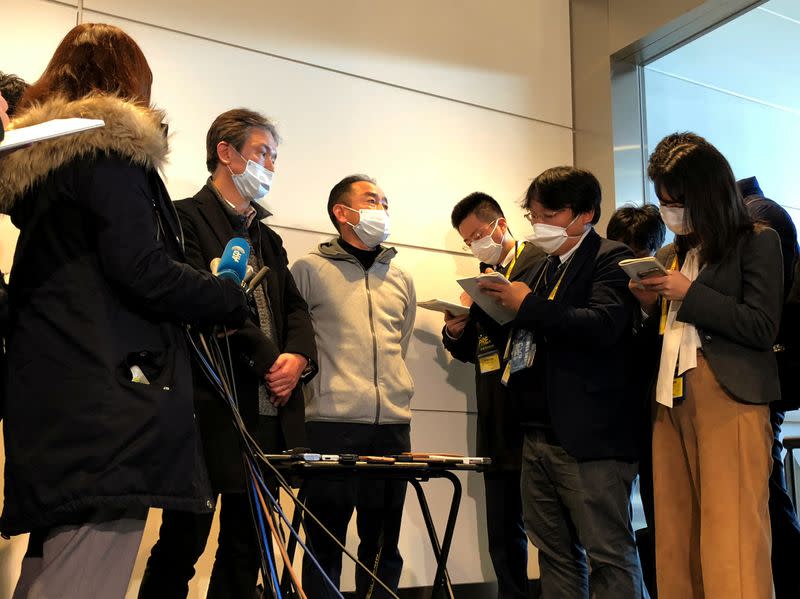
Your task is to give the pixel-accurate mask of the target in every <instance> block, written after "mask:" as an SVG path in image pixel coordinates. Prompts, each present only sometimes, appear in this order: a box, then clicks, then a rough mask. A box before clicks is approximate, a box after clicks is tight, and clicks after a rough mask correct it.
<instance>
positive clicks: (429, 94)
mask: <svg viewBox="0 0 800 599" xmlns="http://www.w3.org/2000/svg"><path fill="white" fill-rule="evenodd" d="M51 1H52V0H51ZM81 1H82V0H81ZM87 12H91V13H93V14H96V15H101V16H104V17H113V18H115V19H121V20H123V21H128V22H130V23H136V24H137V25H145V26H147V27H153V28H155V29H160V30H162V31H168V32H170V33H177V34H179V35H185V36H188V37H192V38H194V39H199V40H203V41H207V42H212V43H215V44H221V45H223V46H227V47H229V48H236V49H238V50H244V51H247V52H253V53H254V54H260V55H262V56H269V57H270V58H275V59H278V60H283V61H286V62H291V63H294V64H298V65H302V66H306V67H310V68H313V69H319V70H322V71H327V72H329V73H335V74H337V75H343V76H345V77H352V78H354V79H360V80H362V81H368V82H370V83H376V84H378V85H384V86H386V87H392V88H394V89H399V90H403V91H408V92H412V93H415V94H419V95H423V96H427V97H430V98H436V99H439V100H447V101H449V102H454V103H456V104H462V105H464V106H471V107H473V108H479V109H481V110H486V111H489V112H494V113H496V114H502V115H505V116H511V117H515V118H518V119H523V120H526V121H531V122H534V123H542V124H545V125H551V126H553V127H559V128H561V129H566V130H567V131H572V130H573V127H572V126H571V125H565V124H563V123H554V122H552V121H547V120H544V119H537V118H535V117H532V116H528V115H524V114H519V113H516V112H512V111H510V110H502V109H500V108H493V107H491V106H486V105H484V104H478V103H476V102H468V101H467V100H460V99H458V98H453V97H450V96H445V95H442V94H435V93H433V92H429V91H425V90H421V89H416V88H413V87H408V86H405V85H400V84H398V83H391V82H390V81H383V80H381V79H375V78H373V77H367V76H365V75H359V74H357V73H351V72H349V71H345V70H342V69H335V68H333V67H327V66H324V65H320V64H316V63H313V62H309V61H306V60H301V59H299V58H291V57H290V56H284V55H282V54H276V53H273V52H267V51H265V50H256V49H255V48H249V47H247V46H242V45H240V44H234V43H232V42H226V41H223V40H218V39H215V38H212V37H208V36H204V35H199V34H196V33H190V32H187V31H181V30H179V29H173V28H172V27H167V26H165V25H158V24H155V23H149V22H147V21H140V20H138V19H132V18H130V17H125V16H122V15H117V14H114V13H108V12H102V11H97V10H91V9H87Z"/></svg>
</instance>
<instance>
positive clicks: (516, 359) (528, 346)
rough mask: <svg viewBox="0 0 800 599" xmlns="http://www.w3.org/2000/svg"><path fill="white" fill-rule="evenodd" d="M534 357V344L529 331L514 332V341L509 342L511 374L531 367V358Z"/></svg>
mask: <svg viewBox="0 0 800 599" xmlns="http://www.w3.org/2000/svg"><path fill="white" fill-rule="evenodd" d="M535 356H536V343H534V341H533V333H531V332H530V331H524V330H518V331H515V332H514V340H513V341H512V342H511V356H510V358H509V362H508V363H509V364H510V365H511V371H510V372H511V374H514V373H515V372H519V371H520V370H523V369H525V368H530V367H531V366H532V365H533V358H534V357H535Z"/></svg>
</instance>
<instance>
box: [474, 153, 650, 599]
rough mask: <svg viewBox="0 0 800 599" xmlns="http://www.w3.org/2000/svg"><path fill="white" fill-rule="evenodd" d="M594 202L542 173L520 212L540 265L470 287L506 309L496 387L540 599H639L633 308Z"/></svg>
mask: <svg viewBox="0 0 800 599" xmlns="http://www.w3.org/2000/svg"><path fill="white" fill-rule="evenodd" d="M600 201H601V193H600V184H599V182H598V181H597V179H596V178H595V176H594V175H592V174H591V173H590V172H588V171H585V170H582V169H576V168H573V167H566V166H565V167H556V168H552V169H548V170H546V171H544V172H543V173H542V174H540V175H539V176H538V177H536V179H534V181H533V182H532V183H531V185H530V187H529V188H528V191H527V193H526V197H525V202H524V208H526V209H527V210H528V214H527V215H526V216H527V217H528V219H529V220H530V221H531V223H532V226H533V234H532V235H530V236H529V237H528V238H527V239H528V240H529V241H530V242H531V243H534V244H535V245H537V246H538V247H539V248H541V249H542V250H543V251H544V252H545V253H546V254H547V259H546V261H545V262H544V264H542V266H541V267H540V268H539V269H537V270H536V271H535V272H534V273H533V276H532V277H531V278H529V279H528V280H525V281H514V282H512V283H511V284H510V285H509V284H505V285H500V284H497V283H492V282H488V283H486V284H484V283H481V286H482V287H483V289H484V291H486V292H487V293H489V295H491V296H493V297H495V298H496V299H497V301H498V302H500V303H501V304H502V305H504V306H507V307H509V308H512V309H513V310H515V311H516V317H515V318H514V320H513V321H512V325H513V328H514V331H513V333H512V335H510V337H509V339H510V341H509V351H508V352H507V355H506V359H505V360H504V364H503V375H502V379H501V380H503V381H504V382H506V383H507V384H508V385H509V389H510V393H511V396H512V397H513V398H514V399H515V400H516V401H517V402H518V405H519V408H520V412H521V413H520V421H521V423H522V426H523V428H524V435H525V439H524V442H523V448H522V480H521V485H520V486H521V490H522V505H523V514H524V519H525V529H526V530H527V532H528V536H529V537H530V539H531V541H532V542H533V544H534V545H536V547H537V548H538V549H539V568H540V571H541V584H542V596H543V597H547V598H548V599H589V597H590V596H591V597H592V598H595V599H618V598H620V597H624V598H625V599H642V598H643V597H644V598H646V597H648V595H647V591H646V589H645V588H644V583H643V580H642V572H641V566H640V563H639V556H638V553H637V550H636V540H635V537H634V533H633V527H632V525H631V518H630V500H631V488H632V485H633V480H634V478H635V477H636V474H637V457H638V447H637V431H636V426H637V424H638V422H639V417H638V413H639V410H638V408H637V406H636V404H635V401H634V398H633V396H632V394H631V393H630V388H629V387H630V379H631V372H630V369H629V364H630V360H629V352H630V337H631V320H632V317H633V313H634V307H635V306H634V303H633V302H632V301H631V299H632V297H631V295H630V294H629V293H628V292H627V286H628V276H627V275H626V274H625V272H624V271H623V270H622V269H621V268H620V267H619V262H620V260H624V259H626V258H631V257H633V252H631V250H630V249H629V248H627V247H626V246H624V245H622V244H621V243H617V242H614V241H609V240H607V239H603V238H602V237H600V236H599V235H598V234H597V233H596V232H595V230H594V228H593V226H592V225H593V224H595V223H596V222H597V220H598V219H599V218H600Z"/></svg>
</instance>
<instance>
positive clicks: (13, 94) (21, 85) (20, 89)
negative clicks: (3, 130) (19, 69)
mask: <svg viewBox="0 0 800 599" xmlns="http://www.w3.org/2000/svg"><path fill="white" fill-rule="evenodd" d="M28 87H30V86H29V84H28V82H27V81H25V80H24V79H22V78H21V77H18V76H17V75H13V74H11V73H3V72H2V71H0V94H2V95H3V98H5V101H6V103H7V104H8V110H7V111H6V114H8V118H13V117H14V112H15V111H16V110H17V104H19V101H20V100H21V99H22V96H23V95H24V94H25V92H26V91H27V89H28Z"/></svg>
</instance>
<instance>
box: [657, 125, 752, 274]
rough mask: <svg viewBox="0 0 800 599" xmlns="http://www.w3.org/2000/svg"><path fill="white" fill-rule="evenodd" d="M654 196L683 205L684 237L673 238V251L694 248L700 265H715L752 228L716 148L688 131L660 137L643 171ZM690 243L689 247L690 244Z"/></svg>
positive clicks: (734, 182)
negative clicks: (653, 191) (697, 245)
mask: <svg viewBox="0 0 800 599" xmlns="http://www.w3.org/2000/svg"><path fill="white" fill-rule="evenodd" d="M647 175H648V176H649V177H650V179H652V181H653V184H654V185H655V189H656V195H658V197H659V199H660V200H662V201H663V199H664V197H665V195H666V196H669V198H670V199H671V200H672V201H674V202H679V203H681V204H683V207H684V220H685V224H686V225H688V227H689V228H690V230H691V234H690V235H686V236H678V237H676V246H678V249H679V251H680V250H683V251H685V250H686V249H687V248H686V246H687V245H693V244H694V243H699V244H700V260H701V262H702V263H704V264H707V263H716V262H719V261H721V260H722V258H723V257H724V255H725V254H726V253H727V252H728V250H730V249H731V248H733V247H734V246H735V245H736V242H737V240H738V239H739V237H740V236H741V235H743V234H744V233H746V232H749V231H752V230H753V223H752V221H751V219H750V216H749V215H748V213H747V208H745V205H744V202H743V201H742V197H741V195H740V194H739V190H738V188H737V187H736V179H735V178H734V176H733V171H732V170H731V166H730V164H728V161H727V160H726V159H725V156H723V155H722V154H721V153H720V151H719V150H717V148H715V147H714V146H713V145H711V144H710V143H709V142H708V141H706V140H705V139H703V138H702V137H700V136H699V135H695V134H694V133H674V134H672V135H668V136H667V137H665V138H664V139H662V140H661V141H660V142H659V143H658V145H657V146H656V149H655V150H654V151H653V154H652V155H651V156H650V164H649V165H648V167H647ZM693 242H694V243H693Z"/></svg>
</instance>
